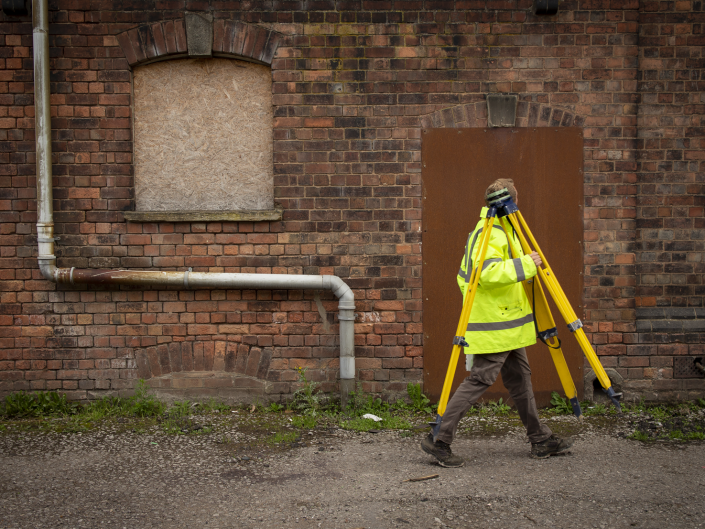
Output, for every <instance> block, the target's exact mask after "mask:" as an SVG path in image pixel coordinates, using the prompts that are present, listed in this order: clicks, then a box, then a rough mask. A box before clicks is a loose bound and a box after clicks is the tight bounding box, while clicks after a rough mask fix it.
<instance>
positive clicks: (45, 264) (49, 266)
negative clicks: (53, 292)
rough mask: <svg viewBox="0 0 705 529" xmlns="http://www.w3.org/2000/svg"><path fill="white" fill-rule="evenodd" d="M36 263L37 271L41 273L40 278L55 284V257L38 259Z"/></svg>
mask: <svg viewBox="0 0 705 529" xmlns="http://www.w3.org/2000/svg"><path fill="white" fill-rule="evenodd" d="M37 261H38V262H39V271H40V272H41V273H42V277H44V279H46V280H47V281H51V282H52V283H56V272H57V270H58V268H56V257H54V256H53V255H52V256H45V257H39V258H38V259H37Z"/></svg>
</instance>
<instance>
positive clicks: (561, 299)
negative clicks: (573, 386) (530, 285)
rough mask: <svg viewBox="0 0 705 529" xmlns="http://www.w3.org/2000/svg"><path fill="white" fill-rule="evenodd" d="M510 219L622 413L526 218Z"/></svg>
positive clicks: (617, 397)
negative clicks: (537, 258) (535, 257)
mask: <svg viewBox="0 0 705 529" xmlns="http://www.w3.org/2000/svg"><path fill="white" fill-rule="evenodd" d="M508 218H509V220H510V221H512V223H513V225H514V226H515V227H519V226H521V229H517V235H518V236H519V240H520V241H521V245H522V248H523V249H524V252H525V253H527V252H531V249H530V247H529V244H528V242H527V240H526V238H525V237H524V234H523V233H522V230H524V231H525V232H526V234H527V236H528V237H529V239H530V240H531V243H532V244H533V247H534V248H535V249H536V251H537V252H538V254H539V255H540V256H541V260H542V261H543V266H544V268H539V270H538V272H539V276H540V277H541V280H542V281H543V283H544V284H545V285H546V288H548V291H549V293H550V294H551V297H552V298H553V300H554V301H555V302H556V305H558V310H559V311H560V313H561V315H562V316H563V319H564V320H565V322H566V323H567V324H568V328H569V329H570V331H571V332H572V333H573V334H574V336H575V339H576V340H577V341H578V344H579V345H580V348H581V349H582V350H583V353H584V354H585V357H586V358H587V359H588V362H589V363H590V366H591V367H592V369H593V371H594V372H595V375H596V376H597V378H598V380H599V381H600V384H602V387H603V388H604V391H605V393H607V396H608V397H609V398H610V399H611V400H612V402H613V403H614V405H615V406H616V407H617V410H619V411H620V412H621V409H622V408H621V406H620V404H619V399H620V398H621V396H622V395H621V394H619V393H615V391H614V389H613V388H612V383H611V382H610V379H609V377H608V376H607V373H606V372H605V369H604V367H602V364H601V363H600V360H599V358H597V355H596V354H595V351H594V350H593V348H592V345H591V344H590V341H589V340H588V339H587V336H585V331H583V329H582V326H583V324H582V322H581V321H580V319H579V318H578V316H577V315H576V314H575V312H574V311H573V309H572V307H571V306H570V303H569V302H568V298H567V297H566V295H565V293H564V292H563V289H562V288H561V286H560V284H559V283H558V281H557V280H556V277H555V275H554V274H553V270H551V267H550V265H549V264H548V261H547V260H546V256H545V255H544V254H543V252H542V251H541V248H540V247H539V245H538V243H537V242H536V239H535V238H534V236H533V234H532V233H531V230H530V229H529V226H528V225H527V224H526V221H525V220H524V217H523V216H522V214H521V212H520V211H517V212H515V213H511V214H509V215H508Z"/></svg>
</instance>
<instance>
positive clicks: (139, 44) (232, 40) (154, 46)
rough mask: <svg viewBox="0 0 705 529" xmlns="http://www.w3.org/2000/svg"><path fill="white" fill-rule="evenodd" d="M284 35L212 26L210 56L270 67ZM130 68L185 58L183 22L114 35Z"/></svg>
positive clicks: (238, 25)
mask: <svg viewBox="0 0 705 529" xmlns="http://www.w3.org/2000/svg"><path fill="white" fill-rule="evenodd" d="M282 38H283V35H282V34H281V33H277V32H276V31H272V30H271V29H268V28H265V27H262V26H256V25H253V24H247V23H245V22H239V21H234V20H215V21H214V22H213V49H212V52H213V56H214V57H233V58H239V59H245V60H251V61H256V62H258V63H262V64H267V65H271V64H272V59H273V58H274V54H275V53H276V51H277V48H278V47H279V44H280V43H281V41H282ZM117 40H118V43H119V44H120V47H121V48H122V51H123V53H124V54H125V58H126V59H127V62H128V63H129V64H130V66H131V67H134V66H137V65H139V64H146V63H150V62H156V61H162V60H167V59H178V58H183V57H188V44H187V34H186V25H185V23H184V20H183V19H177V20H164V21H162V22H155V23H153V24H145V25H142V26H139V27H136V28H133V29H129V30H127V31H123V32H122V33H119V34H118V35H117Z"/></svg>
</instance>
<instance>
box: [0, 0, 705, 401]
mask: <svg viewBox="0 0 705 529" xmlns="http://www.w3.org/2000/svg"><path fill="white" fill-rule="evenodd" d="M530 7H531V2H530V1H527V0H519V1H518V2H517V1H512V2H509V1H499V0H488V1H474V0H468V1H461V0H457V1H455V2H454V1H452V0H450V1H421V0H419V1H393V0H389V1H376V2H372V1H362V2H361V1H339V2H334V1H325V0H321V1H315V2H303V1H296V0H293V1H288V2H278V1H275V2H258V1H247V2H237V1H215V0H211V1H177V0H173V1H172V0H164V1H150V0H140V1H117V0H115V1H111V0H101V1H100V2H96V1H88V0H52V1H51V2H50V21H51V29H50V33H51V39H50V54H51V81H52V82H51V92H52V95H51V103H52V108H51V112H52V117H53V119H52V128H53V132H52V134H53V138H52V139H53V151H54V155H53V156H54V157H53V171H54V211H55V227H56V229H55V231H56V235H57V236H58V237H60V240H59V241H58V242H57V245H56V254H57V256H58V265H59V266H61V267H77V268H130V269H162V270H185V269H187V268H188V267H192V268H193V270H194V271H214V272H243V273H244V272H247V273H278V274H282V273H284V274H286V273H289V274H335V275H338V276H340V277H341V278H343V279H344V280H345V282H346V283H347V284H348V285H350V287H351V288H352V289H353V290H354V292H355V297H356V325H355V327H356V351H355V354H356V357H357V360H356V362H357V364H356V365H357V369H358V379H359V380H360V381H361V382H362V388H363V389H364V390H365V391H368V392H376V393H382V394H394V393H397V392H402V391H404V390H405V388H406V384H407V383H408V382H419V381H422V379H423V374H422V369H423V321H422V320H423V318H422V290H421V259H420V258H421V244H422V237H421V214H422V211H421V200H420V199H421V197H420V192H421V164H420V142H421V139H420V138H421V130H422V127H456V126H469V127H476V126H479V127H482V126H486V124H487V117H486V102H485V97H486V94H488V93H495V92H502V93H513V94H517V95H518V97H519V105H518V110H517V125H518V126H561V125H562V126H579V127H583V128H584V136H585V151H584V171H585V173H584V177H585V188H584V190H585V204H584V206H585V207H584V217H585V236H584V241H585V243H584V263H585V267H584V285H585V289H584V299H583V302H584V306H585V319H584V320H585V328H586V331H587V333H588V337H589V338H590V340H591V341H592V343H593V344H595V347H596V350H597V352H598V354H599V355H600V358H601V360H602V362H603V364H604V365H605V367H609V368H611V369H614V370H615V371H614V372H615V373H617V374H618V375H619V376H621V377H623V379H624V380H623V386H624V389H625V390H626V391H627V392H628V395H629V396H630V397H631V398H639V397H645V398H648V399H668V398H687V397H692V396H695V395H698V396H701V395H702V394H703V391H704V390H705V382H704V379H703V378H702V377H701V378H676V374H674V365H675V364H676V363H677V362H678V361H679V358H684V357H686V356H688V355H690V356H692V355H697V354H705V353H704V351H703V345H702V343H703V337H705V307H704V306H703V293H704V287H703V262H702V251H703V227H704V226H703V208H704V203H703V173H702V169H701V164H702V163H703V159H704V158H705V149H703V145H702V143H703V137H704V136H705V125H703V123H702V121H703V118H702V116H703V113H704V112H705V104H704V103H703V101H702V99H701V98H702V93H703V88H705V87H704V86H703V85H704V84H705V81H704V80H703V79H702V76H703V61H705V59H704V58H703V45H704V44H705V36H704V34H703V32H704V31H705V25H704V23H705V14H704V13H703V12H702V2H701V1H688V0H678V1H642V2H638V1H636V0H567V1H565V2H561V4H560V12H559V14H558V15H556V16H535V15H533V14H532V13H531V10H530ZM187 11H189V12H201V13H207V14H210V15H212V16H213V17H214V28H216V27H219V26H218V24H225V23H226V22H227V21H230V22H228V23H232V21H241V22H243V23H244V24H246V26H247V27H253V28H255V29H253V30H252V31H255V30H257V31H259V30H258V29H257V28H266V29H268V30H273V31H274V32H277V34H281V42H280V43H279V46H278V48H277V49H276V54H275V55H274V57H273V59H272V60H271V75H272V103H273V105H274V118H273V169H274V182H273V184H274V191H273V192H274V202H275V203H277V204H280V205H281V207H282V209H283V216H282V219H281V220H279V221H262V222H236V221H217V222H201V221H199V222H153V223H149V222H144V223H137V222H126V220H125V218H124V212H127V211H132V210H134V209H135V189H134V166H133V161H134V160H133V152H134V145H133V141H132V140H133V132H132V117H133V112H132V108H133V101H132V85H131V83H132V72H131V66H130V64H133V63H135V61H137V62H139V60H140V54H142V55H141V57H142V59H144V58H149V56H150V55H149V54H150V53H155V52H154V50H155V49H156V48H158V46H159V43H157V44H155V43H154V42H153V41H151V40H150V39H151V38H152V37H153V36H154V33H153V31H152V30H146V29H144V28H150V27H153V26H154V25H155V24H157V25H159V27H160V28H161V29H160V31H162V34H163V36H164V38H165V39H166V40H168V39H173V41H174V42H177V45H178V38H177V37H178V35H176V33H174V32H175V31H176V30H175V29H174V28H175V27H178V23H177V22H178V21H181V20H183V18H184V15H185V13H186V12H187ZM175 21H176V22H175ZM179 23H180V22H179ZM223 27H224V26H223ZM169 28H171V29H169ZM132 29H135V31H132V32H130V31H128V30H132ZM150 31H152V33H150ZM155 31H156V30H155ZM169 31H171V32H172V33H169ZM125 32H127V33H125ZM150 35H151V37H150ZM118 36H120V38H118ZM219 38H220V39H227V36H223V34H222V33H219V32H218V31H217V30H216V31H215V32H214V47H216V46H218V45H219V44H218V42H219V41H218V39H219ZM222 44H223V43H221V45H222ZM225 44H226V45H227V43H225ZM0 45H1V46H0V247H1V248H0V251H1V254H0V280H1V282H0V301H1V302H2V304H1V305H0V394H5V393H8V392H11V391H17V390H62V391H65V392H67V393H68V394H69V395H70V396H71V397H74V398H86V397H92V396H95V395H99V394H102V393H105V392H110V391H113V392H114V391H127V390H129V389H130V388H131V387H132V385H133V383H134V381H135V380H136V379H138V378H143V379H147V380H148V381H150V383H151V384H152V385H153V386H155V387H162V388H166V389H173V390H183V392H184V393H183V394H190V395H195V394H200V395H224V394H227V393H228V391H230V392H231V393H232V394H233V395H235V396H238V395H239V398H243V399H246V398H248V395H249V396H250V397H251V396H252V395H256V396H257V398H260V399H264V400H268V399H275V400H276V399H279V398H281V397H286V396H287V395H290V394H291V392H292V391H293V390H295V389H296V387H297V380H298V375H297V372H296V368H299V367H305V368H307V369H308V371H307V374H308V377H309V378H310V379H312V380H315V381H318V382H320V383H321V387H322V388H323V389H324V390H328V391H335V390H336V389H337V376H338V336H337V333H338V325H337V301H336V300H335V299H334V297H333V296H332V294H330V293H327V292H324V293H321V294H320V297H319V299H318V300H317V299H316V297H317V295H316V294H315V293H314V292H302V291H258V292H255V291H230V290H212V291H208V290H195V291H194V290H157V289H141V288H113V289H109V288H85V287H83V288H81V287H72V286H56V285H54V284H52V283H50V282H48V281H46V280H44V279H43V278H42V276H41V274H40V273H39V270H38V267H37V261H36V254H37V250H36V228H35V222H36V202H35V196H36V191H35V154H34V150H35V143H34V106H33V60H32V27H31V19H30V18H29V17H10V16H7V15H0ZM258 45H259V46H261V45H262V44H261V43H260V44H257V42H255V43H254V46H255V47H256V46H258ZM130 50H131V52H130ZM250 51H252V50H250ZM130 53H132V54H133V55H130ZM253 53H265V50H264V49H255V50H254V52H253ZM461 253H462V249H458V252H457V255H455V254H454V255H450V256H447V257H448V258H450V259H453V260H456V259H459V257H460V254H461ZM452 317H453V318H455V317H456V316H455V315H452ZM189 391H190V392H191V393H189ZM238 392H239V393H238Z"/></svg>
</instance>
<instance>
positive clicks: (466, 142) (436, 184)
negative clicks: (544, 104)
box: [421, 128, 584, 406]
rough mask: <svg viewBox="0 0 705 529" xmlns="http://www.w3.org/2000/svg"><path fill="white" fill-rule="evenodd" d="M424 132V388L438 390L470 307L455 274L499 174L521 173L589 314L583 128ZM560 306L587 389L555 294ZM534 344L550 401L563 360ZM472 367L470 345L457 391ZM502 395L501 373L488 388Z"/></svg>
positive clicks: (522, 190) (539, 380) (557, 268)
mask: <svg viewBox="0 0 705 529" xmlns="http://www.w3.org/2000/svg"><path fill="white" fill-rule="evenodd" d="M421 139H422V144H421V156H422V162H423V325H424V391H425V392H426V394H427V395H428V396H429V397H431V398H433V399H437V398H438V397H439V396H440V393H441V388H442V386H443V380H444V378H445V373H446V369H447V367H448V360H449V358H450V352H451V348H452V344H451V342H452V339H453V336H454V335H455V330H456V327H457V325H458V318H459V317H460V310H461V308H462V297H461V295H460V290H459V289H458V286H457V283H456V274H457V272H458V267H459V264H460V260H461V258H462V255H463V250H464V247H465V241H466V239H467V236H468V233H469V232H470V230H472V229H473V228H474V227H475V224H476V223H477V221H478V220H479V214H480V208H481V207H482V206H483V205H484V200H483V196H484V190H485V189H486V188H487V186H488V185H489V184H490V183H491V182H492V181H493V180H495V179H497V178H512V179H513V180H514V182H515V184H516V186H517V191H518V205H519V209H520V211H521V212H522V214H523V215H524V217H525V218H526V221H527V223H528V224H529V227H530V228H531V231H532V232H533V233H534V235H535V236H536V239H537V241H538V243H539V244H540V245H541V249H542V250H543V251H544V254H545V255H546V258H547V259H548V261H549V263H550V264H551V267H552V268H553V270H554V272H555V274H556V277H557V278H558V281H559V282H560V284H561V286H562V287H563V290H564V291H565V293H566V295H567V296H568V299H569V300H570V302H571V304H572V306H573V309H574V310H575V312H576V313H577V314H578V317H582V314H583V312H584V311H583V307H582V288H583V276H582V266H583V253H582V242H583V172H582V169H583V135H582V129H580V128H503V129H491V128H487V129H428V130H424V131H423V132H422V135H421ZM546 293H547V295H548V292H547V291H546ZM551 310H552V312H553V317H554V319H555V320H556V325H557V326H558V331H559V336H560V338H561V340H563V352H564V354H565V357H566V361H567V362H568V367H569V368H570V372H571V374H572V376H573V380H574V381H575V385H576V387H577V389H578V394H579V396H581V397H582V394H583V370H582V365H583V360H582V358H583V353H582V351H581V349H580V347H579V346H578V344H577V343H576V341H575V339H574V338H573V337H572V336H571V334H570V331H568V329H567V328H566V326H565V323H564V322H563V318H562V317H561V315H560V313H559V312H558V309H557V308H556V307H555V304H553V303H552V302H551ZM527 352H528V355H529V359H530V362H531V367H532V373H533V374H532V381H533V385H534V392H535V394H536V400H537V402H538V403H539V405H540V406H543V405H547V404H548V403H549V401H550V396H551V391H559V392H561V393H562V387H561V384H560V380H559V378H558V375H557V374H556V369H555V367H554V365H553V362H552V361H551V356H550V354H549V352H548V349H547V348H546V347H545V346H544V345H543V344H541V343H540V342H539V343H538V344H537V345H534V346H532V347H530V348H528V350H527ZM465 376H467V372H466V371H465V359H464V358H463V357H462V355H461V359H460V362H459V365H458V369H457V370H456V376H455V383H454V386H453V390H454V391H455V388H456V387H457V386H458V384H459V383H460V382H461V381H462V379H463V378H464V377H465ZM499 397H504V398H505V399H506V398H507V397H508V395H507V393H506V390H505V389H504V386H502V384H501V380H498V381H497V382H496V383H495V384H494V385H493V386H492V387H491V388H490V389H489V390H488V391H487V393H486V394H485V399H486V400H488V399H494V400H496V399H498V398H499Z"/></svg>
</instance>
